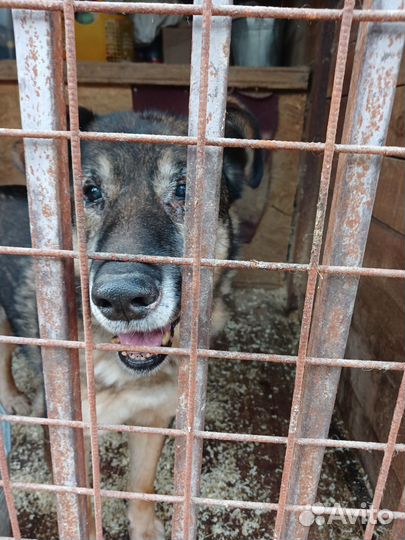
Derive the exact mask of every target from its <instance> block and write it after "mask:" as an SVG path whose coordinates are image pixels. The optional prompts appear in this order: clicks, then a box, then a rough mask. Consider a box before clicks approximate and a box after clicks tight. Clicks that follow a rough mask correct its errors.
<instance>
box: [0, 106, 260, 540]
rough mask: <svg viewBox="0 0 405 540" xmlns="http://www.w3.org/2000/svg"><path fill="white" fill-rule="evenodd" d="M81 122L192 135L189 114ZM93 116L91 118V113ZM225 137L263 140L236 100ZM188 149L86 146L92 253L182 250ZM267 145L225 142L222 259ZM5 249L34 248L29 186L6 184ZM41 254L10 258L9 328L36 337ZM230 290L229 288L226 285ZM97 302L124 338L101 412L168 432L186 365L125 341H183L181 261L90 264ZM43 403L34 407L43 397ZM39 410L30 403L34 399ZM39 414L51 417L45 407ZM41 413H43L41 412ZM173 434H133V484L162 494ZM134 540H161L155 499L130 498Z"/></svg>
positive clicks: (4, 319)
mask: <svg viewBox="0 0 405 540" xmlns="http://www.w3.org/2000/svg"><path fill="white" fill-rule="evenodd" d="M81 113H82V114H81V129H82V130H87V131H99V132H122V133H143V134H158V135H168V134H176V135H186V134H187V119H186V118H178V117H174V116H171V115H169V114H164V113H158V112H144V113H142V114H141V113H134V112H124V113H114V114H110V115H107V116H96V115H94V114H93V113H90V111H87V110H84V111H81ZM83 118H84V120H83ZM225 135H226V136H227V137H237V138H258V137H259V133H258V128H257V126H256V122H255V120H254V119H253V118H252V117H251V116H250V114H249V113H248V112H247V111H245V110H242V109H241V108H240V107H238V106H236V105H235V104H232V105H231V106H230V107H228V112H227V118H226V130H225ZM186 154H187V149H186V148H185V147H178V146H173V145H149V144H133V143H118V142H116V143H111V142H95V141H83V142H82V169H83V204H84V206H85V210H86V216H87V245H88V249H89V250H91V251H101V252H120V253H130V254H146V255H163V256H171V257H173V256H176V257H180V256H182V255H183V244H184V239H183V236H184V226H183V223H184V199H185V192H186V165H187V164H186ZM262 169H263V165H262V156H261V153H260V151H256V152H254V151H252V150H251V149H235V148H233V149H225V150H224V159H223V170H222V185H221V195H220V210H219V223H218V235H217V242H216V253H215V256H216V257H218V258H221V259H226V258H232V257H234V256H235V255H236V253H237V244H238V225H237V219H236V216H235V215H234V214H233V211H232V204H233V203H234V202H235V201H236V200H237V199H238V198H239V197H241V196H243V188H244V185H250V186H251V187H255V186H257V185H258V184H259V183H260V179H261V176H262ZM0 244H2V245H6V246H24V247H29V246H30V245H31V241H30V229H29V218H28V205H27V196H26V191H25V188H23V187H16V186H15V187H3V188H1V190H0ZM226 279H227V278H226V276H225V275H224V274H221V273H220V272H219V273H218V274H217V275H216V284H215V299H214V307H213V314H212V334H213V335H215V334H216V333H217V332H218V331H219V330H220V329H221V328H222V326H223V323H224V320H225V310H224V307H223V303H222V300H221V294H223V291H224V287H225V281H226ZM33 283H34V277H33V269H32V260H31V259H30V258H29V257H16V256H6V255H0V334H8V333H10V332H11V333H13V334H15V335H17V336H31V337H32V336H34V337H35V336H38V335H39V333H38V323H37V313H36V303H35V290H34V285H33ZM221 291H222V292H221ZM90 295H91V298H90V302H91V309H92V315H93V323H94V332H95V340H96V341H97V342H110V341H112V342H114V343H119V344H121V345H122V351H121V352H119V353H118V354H117V353H114V352H105V351H95V379H96V392H97V395H96V400H97V416H98V420H99V421H100V423H104V424H137V425H142V426H154V427H156V426H158V427H167V426H168V425H169V424H170V422H171V420H172V418H173V417H174V415H175V412H176V397H177V396H176V392H177V360H176V358H174V357H172V356H170V355H168V356H166V355H162V354H157V355H152V354H144V353H133V352H127V351H126V346H136V345H149V346H160V345H162V346H166V347H167V346H171V345H172V343H174V344H175V345H177V344H178V335H179V322H180V321H181V311H180V296H181V268H180V267H179V266H167V265H165V266H158V265H152V264H149V265H146V264H140V263H125V262H114V261H100V260H97V261H96V260H93V261H91V262H90ZM12 353H13V347H11V346H8V345H1V346H0V400H1V401H2V402H3V404H5V406H6V407H7V408H8V410H9V411H15V412H18V413H23V414H24V413H27V412H28V411H29V407H28V402H27V401H26V398H25V397H24V396H23V395H22V394H21V393H20V392H19V391H18V390H17V387H16V385H15V382H14V379H13V375H12V370H11V361H12ZM21 354H24V355H25V356H26V358H27V360H28V361H29V363H30V365H31V366H32V365H37V366H39V369H38V381H39V383H38V395H39V396H41V393H42V395H43V391H42V376H41V375H40V374H41V369H40V365H41V358H40V351H39V349H36V348H34V347H30V348H24V347H22V348H21ZM81 370H82V399H83V403H82V406H83V418H84V420H88V419H89V415H88V402H87V399H88V398H87V395H88V394H87V388H86V384H85V366H84V360H83V359H82V360H81ZM42 402H43V399H42V398H38V399H37V400H35V402H34V405H35V403H36V404H38V403H42ZM30 407H31V405H30ZM33 408H34V411H33V412H34V414H43V412H42V411H39V410H38V406H36V407H33ZM35 408H36V410H35ZM162 444H163V437H161V436H159V435H145V434H131V435H130V436H129V453H130V467H129V475H128V477H129V486H128V489H129V490H131V491H135V492H147V493H151V492H153V485H154V479H155V473H156V467H157V463H158V460H159V456H160V453H161V448H162ZM128 517H129V523H130V538H131V540H146V539H148V540H162V539H163V538H164V533H163V526H162V524H161V523H160V522H159V521H158V520H157V519H156V517H155V512H154V505H153V504H152V503H148V502H142V501H135V500H132V501H130V502H129V507H128Z"/></svg>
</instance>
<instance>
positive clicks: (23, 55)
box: [13, 10, 87, 540]
mask: <svg viewBox="0 0 405 540" xmlns="http://www.w3.org/2000/svg"><path fill="white" fill-rule="evenodd" d="M13 19H14V33H15V40H16V56H17V67H18V82H19V94H20V109H21V121H22V125H23V128H25V129H27V130H34V129H36V128H39V129H45V130H51V129H58V128H63V127H64V125H63V123H64V122H65V114H64V105H63V102H64V101H63V100H64V98H63V85H62V84H61V81H62V80H63V74H62V71H61V64H60V63H59V62H57V61H56V59H57V58H58V57H60V55H61V54H62V44H61V37H62V32H61V15H60V14H52V13H47V12H37V11H17V10H14V12H13ZM24 150H25V162H26V177H27V189H28V202H29V213H30V227H31V237H32V243H33V246H34V247H35V248H40V249H57V248H62V247H66V246H64V242H65V240H64V231H65V230H66V227H68V228H69V230H70V228H71V222H70V218H69V223H68V224H66V223H63V221H62V220H63V219H64V218H66V217H67V214H66V212H64V210H66V209H65V207H64V205H63V193H64V190H65V187H66V185H67V182H68V166H67V159H66V154H64V153H63V149H62V148H61V147H60V143H59V142H58V141H55V140H38V139H25V141H24ZM70 264H71V263H70ZM34 266H35V277H36V295H37V306H38V319H39V330H40V336H41V337H42V338H47V339H62V340H63V339H71V337H72V331H73V329H72V319H71V318H70V315H71V313H70V311H69V306H70V305H71V303H69V302H68V301H67V295H68V293H69V292H70V293H72V291H74V288H73V289H72V286H71V285H72V280H73V278H72V274H71V276H70V278H71V279H70V280H69V281H70V283H69V281H67V274H66V266H65V265H64V264H63V261H62V260H51V259H35V265H34ZM42 359H43V370H44V381H45V393H46V402H47V403H46V408H47V414H48V416H49V417H51V418H65V419H72V420H74V419H80V418H81V416H80V410H81V408H80V386H79V383H78V380H79V378H78V373H79V365H78V357H77V352H76V351H74V350H72V351H68V350H67V349H64V350H60V349H54V348H47V349H44V350H43V351H42ZM50 443H51V455H52V464H53V467H52V468H53V477H54V480H55V482H56V483H59V484H66V485H70V486H75V485H82V484H83V482H85V469H84V446H83V434H82V433H81V432H79V433H77V432H76V431H75V430H72V429H70V428H65V429H58V430H53V429H50ZM84 509H85V505H84V501H83V499H82V498H80V497H77V496H75V495H68V494H66V495H60V496H58V497H57V514H58V527H59V535H60V537H61V538H62V539H63V540H71V539H73V538H77V539H81V538H83V539H84V538H85V537H86V534H87V523H86V521H87V520H86V516H85V511H84Z"/></svg>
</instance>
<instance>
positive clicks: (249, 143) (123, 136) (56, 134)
mask: <svg viewBox="0 0 405 540" xmlns="http://www.w3.org/2000/svg"><path fill="white" fill-rule="evenodd" d="M0 1H1V0H0ZM0 137H16V138H21V137H29V138H31V139H70V138H71V132H70V131H67V130H65V131H27V130H24V129H19V128H0ZM79 137H80V139H82V140H89V141H111V142H133V143H139V144H173V145H179V146H195V145H196V144H197V137H192V136H179V135H150V134H140V133H119V132H116V133H113V132H108V133H107V132H106V133H104V132H103V133H101V132H98V131H81V132H79ZM206 145H207V146H221V147H224V148H261V149H264V150H285V151H305V152H323V151H324V150H325V143H323V142H305V141H283V140H274V139H234V138H230V137H229V138H228V137H211V138H209V137H207V139H206ZM334 151H335V152H337V153H341V154H367V155H368V154H369V155H379V156H386V157H397V158H405V148H404V147H402V146H375V145H367V144H335V145H334Z"/></svg>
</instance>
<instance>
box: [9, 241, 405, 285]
mask: <svg viewBox="0 0 405 540" xmlns="http://www.w3.org/2000/svg"><path fill="white" fill-rule="evenodd" d="M0 254H6V255H20V256H21V255H22V256H26V257H29V256H33V257H43V258H62V257H64V258H70V259H78V258H79V253H78V252H77V251H73V250H67V249H39V248H22V247H10V246H0ZM87 257H88V258H89V259H97V260H114V261H131V262H143V263H150V264H159V265H165V264H168V265H178V266H192V264H193V259H191V258H190V257H163V256H159V255H156V256H154V255H130V254H125V253H100V252H99V253H93V252H89V253H87ZM200 264H201V267H205V268H233V269H240V270H243V269H254V270H267V271H273V272H308V271H309V269H310V265H309V264H299V263H298V264H297V263H272V262H266V261H257V260H250V261H239V260H228V259H206V258H202V259H201V261H200ZM318 272H319V273H320V274H340V275H347V276H367V277H381V278H391V279H405V270H398V269H395V268H367V267H364V266H361V267H359V266H333V265H330V266H329V265H323V264H321V265H319V266H318Z"/></svg>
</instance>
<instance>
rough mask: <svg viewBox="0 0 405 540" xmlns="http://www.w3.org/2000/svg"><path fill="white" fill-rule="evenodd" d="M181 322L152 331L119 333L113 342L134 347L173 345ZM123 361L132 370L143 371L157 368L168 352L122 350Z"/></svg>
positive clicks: (121, 358) (120, 355) (120, 356)
mask: <svg viewBox="0 0 405 540" xmlns="http://www.w3.org/2000/svg"><path fill="white" fill-rule="evenodd" d="M178 322H179V319H177V320H176V321H175V322H173V323H171V324H168V325H166V326H165V327H164V328H160V329H158V330H153V331H152V332H134V333H132V334H118V336H115V337H114V338H113V339H112V342H113V343H116V344H121V345H130V346H132V347H136V346H139V345H140V346H142V347H171V345H172V340H173V336H174V330H175V328H176V326H177V324H178ZM118 356H119V359H120V360H121V362H122V363H123V364H124V365H125V366H126V367H127V368H129V369H131V370H132V371H135V372H138V373H142V372H147V371H152V370H154V369H155V368H157V367H158V366H159V365H160V364H161V363H162V362H163V361H164V360H165V358H166V356H167V355H166V354H152V353H144V352H131V351H125V350H123V351H120V352H119V353H118Z"/></svg>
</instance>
